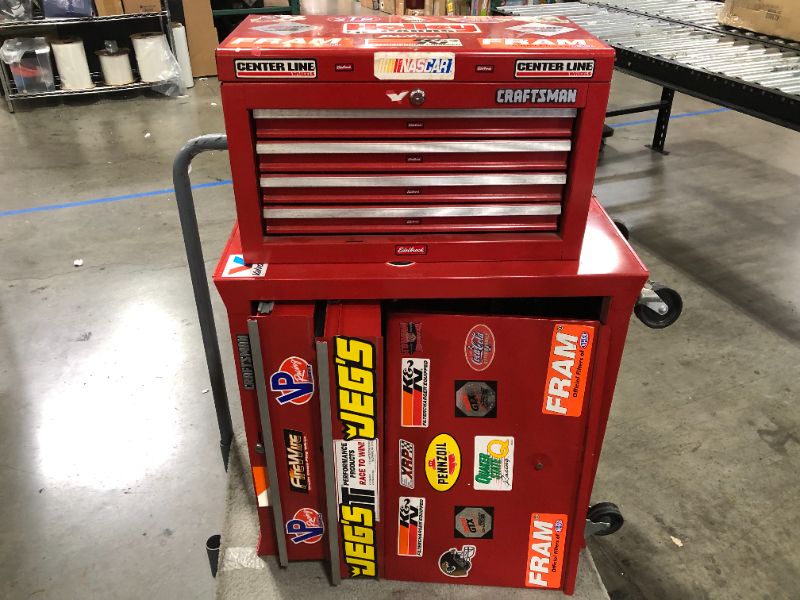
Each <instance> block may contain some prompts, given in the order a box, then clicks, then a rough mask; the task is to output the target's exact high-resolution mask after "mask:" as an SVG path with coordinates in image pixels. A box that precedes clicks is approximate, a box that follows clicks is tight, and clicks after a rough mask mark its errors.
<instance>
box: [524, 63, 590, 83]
mask: <svg viewBox="0 0 800 600" xmlns="http://www.w3.org/2000/svg"><path fill="white" fill-rule="evenodd" d="M592 75H594V61H593V60H537V59H520V60H517V63H516V69H515V70H514V77H516V78H518V79H530V78H547V77H591V76H592Z"/></svg>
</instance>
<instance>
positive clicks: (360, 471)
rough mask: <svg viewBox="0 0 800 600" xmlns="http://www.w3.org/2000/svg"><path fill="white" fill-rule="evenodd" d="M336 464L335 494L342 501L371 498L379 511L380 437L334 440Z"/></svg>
mask: <svg viewBox="0 0 800 600" xmlns="http://www.w3.org/2000/svg"><path fill="white" fill-rule="evenodd" d="M333 451H334V454H333V457H334V462H335V464H336V470H335V473H336V494H337V499H338V501H339V504H343V503H345V500H346V498H348V497H353V496H358V497H360V498H370V499H371V501H370V504H371V505H374V509H373V510H374V513H375V520H376V521H380V516H379V514H378V507H379V504H378V440H349V441H348V440H333Z"/></svg>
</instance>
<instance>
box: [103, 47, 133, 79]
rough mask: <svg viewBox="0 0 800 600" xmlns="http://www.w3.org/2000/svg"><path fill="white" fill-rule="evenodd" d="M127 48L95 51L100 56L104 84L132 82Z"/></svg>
mask: <svg viewBox="0 0 800 600" xmlns="http://www.w3.org/2000/svg"><path fill="white" fill-rule="evenodd" d="M128 52H129V50H128V49H127V48H120V49H119V50H117V51H116V52H110V51H108V50H98V51H97V52H95V54H97V56H98V57H99V58H100V69H101V70H102V71H103V79H104V80H105V82H106V85H127V84H129V83H133V71H131V59H130V57H129V56H128Z"/></svg>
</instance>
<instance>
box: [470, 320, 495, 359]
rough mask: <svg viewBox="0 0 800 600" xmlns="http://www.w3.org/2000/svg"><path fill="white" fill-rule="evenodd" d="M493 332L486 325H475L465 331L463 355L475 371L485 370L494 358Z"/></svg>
mask: <svg viewBox="0 0 800 600" xmlns="http://www.w3.org/2000/svg"><path fill="white" fill-rule="evenodd" d="M494 352H495V347H494V334H493V333H492V330H491V329H489V327H488V326H486V325H483V324H479V325H475V326H474V327H473V328H472V329H470V330H469V333H467V339H466V340H465V342H464V356H465V357H466V359H467V364H468V365H469V366H470V367H472V368H473V369H474V370H476V371H485V370H486V369H488V368H489V365H491V364H492V361H493V360H494Z"/></svg>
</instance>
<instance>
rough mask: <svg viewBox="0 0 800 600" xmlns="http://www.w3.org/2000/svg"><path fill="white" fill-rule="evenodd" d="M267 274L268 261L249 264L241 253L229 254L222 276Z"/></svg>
mask: <svg viewBox="0 0 800 600" xmlns="http://www.w3.org/2000/svg"><path fill="white" fill-rule="evenodd" d="M266 274H267V265H266V263H256V264H252V265H248V264H247V263H246V262H244V256H243V255H241V254H229V255H228V261H227V262H226V263H225V268H224V269H223V270H222V277H264V276H265V275H266Z"/></svg>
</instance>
